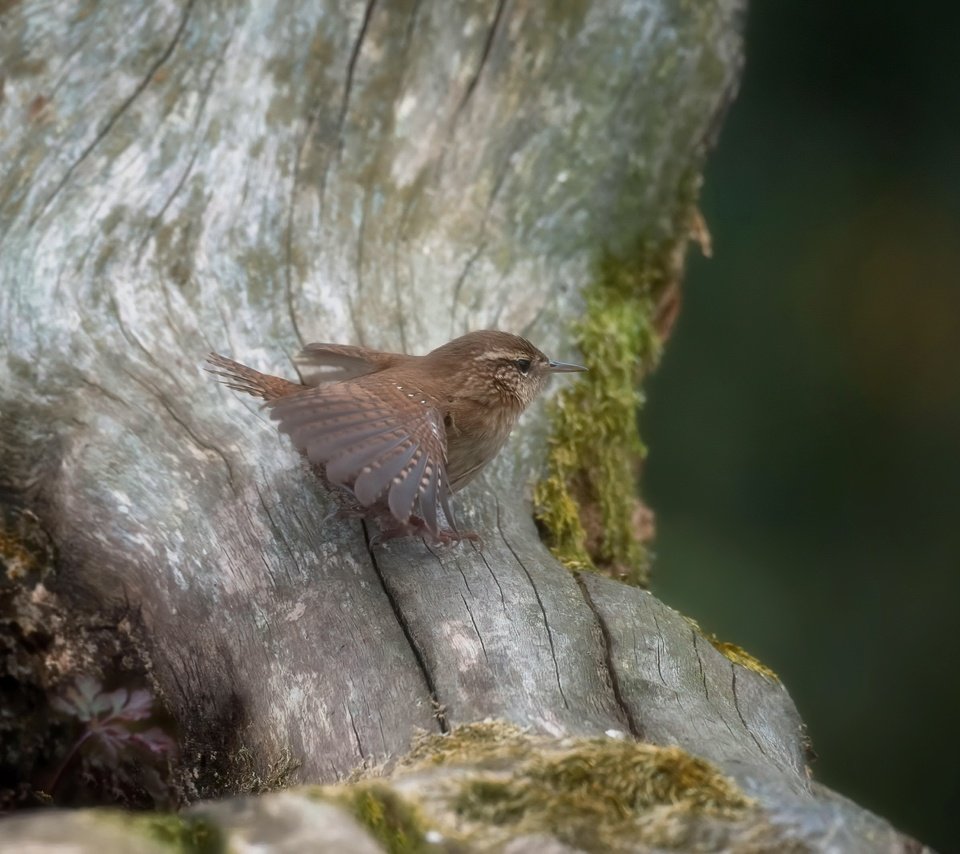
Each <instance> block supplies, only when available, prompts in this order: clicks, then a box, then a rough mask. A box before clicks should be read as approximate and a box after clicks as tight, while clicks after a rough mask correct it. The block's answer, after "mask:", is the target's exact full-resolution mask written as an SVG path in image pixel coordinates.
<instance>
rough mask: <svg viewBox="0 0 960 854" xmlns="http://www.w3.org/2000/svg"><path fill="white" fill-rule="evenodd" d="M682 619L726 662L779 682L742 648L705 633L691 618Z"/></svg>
mask: <svg viewBox="0 0 960 854" xmlns="http://www.w3.org/2000/svg"><path fill="white" fill-rule="evenodd" d="M684 619H685V620H686V621H687V622H688V623H689V624H690V625H691V626H693V630H694V631H695V632H696V633H697V634H698V635H700V636H701V637H704V638H706V639H707V640H708V641H709V642H710V646H712V647H713V648H714V649H715V650H716V651H717V652H719V653H720V654H721V655H722V656H723V657H724V658H726V659H727V660H728V661H732V662H733V663H734V664H739V665H740V666H741V667H745V668H746V669H747V670H752V671H753V672H754V673H759V674H760V675H761V676H763V677H764V678H765V679H769V680H770V681H771V682H777V683H779V682H780V677H779V676H777V674H776V673H774V672H773V670H771V669H770V668H769V667H767V665H766V664H764V663H763V662H762V661H760V660H759V659H758V658H755V657H754V656H752V655H751V654H750V653H749V652H747V651H746V650H745V649H743V647H739V646H737V645H736V644H735V643H728V642H727V641H722V640H720V638H718V637H717V636H716V635H715V634H713V632H705V631H704V630H703V629H702V628H701V626H700V624H699V623H698V622H697V621H696V620H694V619H693V618H692V617H684Z"/></svg>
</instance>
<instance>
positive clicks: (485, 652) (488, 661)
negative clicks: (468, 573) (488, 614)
mask: <svg viewBox="0 0 960 854" xmlns="http://www.w3.org/2000/svg"><path fill="white" fill-rule="evenodd" d="M460 598H461V600H463V607H464V608H466V609H467V613H468V614H469V615H470V622H471V623H473V630H474V631H475V632H476V633H477V640H479V641H480V649H482V650H483V660H484V661H485V662H487V665H489V664H490V659H489V658H488V657H487V647H486V644H484V642H483V635H482V634H480V628H479V626H477V621H476V620H475V619H474V617H473V611H471V610H470V605H469V604H468V603H467V600H466V597H464V595H463V594H462V593H461V594H460Z"/></svg>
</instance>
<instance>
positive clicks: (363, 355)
mask: <svg viewBox="0 0 960 854" xmlns="http://www.w3.org/2000/svg"><path fill="white" fill-rule="evenodd" d="M406 358H409V357H407V356H403V355H401V354H400V353H385V352H382V351H380V350H368V349H367V348H366V347H353V346H350V345H349V344H307V346H306V347H304V348H303V350H301V351H300V352H299V353H298V354H297V355H296V357H295V358H294V363H295V364H296V367H297V371H298V372H299V374H300V378H301V379H302V380H303V382H304V384H305V385H309V386H318V385H321V384H323V383H328V382H338V381H340V380H352V379H356V378H357V377H362V376H365V375H366V374H372V373H375V372H376V371H382V370H383V369H384V368H389V367H392V366H394V365H397V364H399V363H400V362H401V361H403V360H404V359H406Z"/></svg>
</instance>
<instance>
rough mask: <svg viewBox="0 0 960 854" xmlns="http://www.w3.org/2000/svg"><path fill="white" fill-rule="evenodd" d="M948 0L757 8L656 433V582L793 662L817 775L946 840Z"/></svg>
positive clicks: (951, 634) (954, 777)
mask: <svg viewBox="0 0 960 854" xmlns="http://www.w3.org/2000/svg"><path fill="white" fill-rule="evenodd" d="M933 6H935V7H936V9H931V8H930V7H928V6H924V7H923V10H921V7H914V6H912V5H911V4H875V3H871V4H867V3H856V2H854V3H845V4H838V3H811V2H809V0H780V2H776V3H769V2H759V0H758V2H754V3H753V4H752V8H751V11H750V14H749V16H748V20H747V33H746V44H747V66H746V72H745V76H744V79H743V85H742V89H741V92H740V96H739V98H738V99H737V101H736V102H735V104H734V106H733V108H732V109H731V112H730V114H729V115H728V117H727V121H726V124H725V126H724V128H723V132H722V134H721V136H720V141H719V145H718V148H717V149H716V150H715V151H714V152H713V155H712V156H711V158H710V160H709V163H708V168H707V173H706V184H705V188H704V192H703V196H702V210H703V213H704V215H705V218H706V221H707V223H708V224H709V226H710V229H711V232H712V234H713V245H714V258H713V260H709V261H707V260H703V259H701V258H699V257H693V256H695V255H696V252H695V251H693V252H692V253H691V264H690V268H689V271H688V276H687V279H686V282H685V291H684V308H683V311H682V313H681V316H680V321H679V324H678V326H677V328H676V331H675V333H674V337H673V339H672V340H671V341H670V344H669V346H668V347H667V350H666V354H665V357H664V360H663V363H662V365H661V367H660V369H659V371H658V372H657V374H656V375H655V376H654V377H653V379H652V381H651V382H649V383H648V405H647V407H646V410H645V412H644V414H643V436H644V439H645V440H646V442H647V444H648V445H649V447H650V449H651V452H650V456H649V458H648V461H647V465H646V468H645V471H644V492H645V497H646V499H647V500H648V502H649V503H650V504H651V505H652V506H653V507H654V508H655V509H656V511H657V515H658V539H657V543H656V551H657V562H656V570H655V571H656V575H655V581H654V591H655V592H656V593H657V594H658V595H659V596H661V598H663V599H664V600H665V601H666V602H668V603H669V604H671V605H673V606H674V607H676V608H678V609H679V610H681V611H683V612H685V613H687V614H689V615H690V616H692V617H694V618H696V619H697V620H699V621H700V623H701V625H702V626H703V627H704V628H705V629H707V630H710V631H713V632H715V633H716V634H717V635H719V636H720V637H721V638H722V639H723V640H728V641H733V642H735V643H738V644H740V645H741V646H743V647H744V648H746V649H747V650H748V651H749V652H751V653H753V654H754V655H756V656H757V657H758V658H760V659H761V660H762V661H763V662H765V663H766V664H768V665H770V666H771V667H773V668H774V669H775V670H776V671H777V672H778V673H779V674H780V675H781V677H782V678H783V681H784V683H785V684H786V686H787V687H788V689H789V691H790V693H791V695H792V696H793V698H794V700H795V701H796V704H797V706H798V707H799V709H800V712H801V714H802V715H803V717H804V719H805V720H806V722H807V725H808V727H809V734H810V736H811V738H812V740H813V746H814V748H815V750H816V751H817V753H818V754H819V757H820V758H819V760H818V761H817V762H816V763H815V765H814V770H815V773H816V776H817V778H818V779H819V780H821V781H822V782H824V783H826V784H828V785H830V786H832V787H835V788H836V789H838V790H839V791H841V792H842V793H844V794H846V795H848V796H849V797H851V798H854V799H855V800H857V801H858V802H860V803H861V804H863V805H864V806H866V807H868V808H870V809H873V810H875V811H876V812H878V813H880V814H881V815H883V816H885V817H886V818H888V819H890V820H891V821H892V822H893V823H894V824H896V825H897V826H898V827H899V828H900V829H902V830H904V831H906V832H908V833H911V834H913V835H915V836H917V837H918V838H919V839H920V840H922V841H924V842H926V843H928V844H930V845H933V846H935V847H936V848H938V849H940V850H942V851H947V850H958V848H960V831H958V830H957V827H956V819H955V818H954V816H953V812H954V810H956V809H957V808H958V807H960V747H958V739H960V737H958V735H957V732H956V724H957V721H958V719H960V670H958V660H957V659H958V653H960V642H958V632H960V614H958V610H960V74H958V70H960V62H958V54H960V48H958V46H957V34H958V33H960V6H958V5H956V4H948V3H939V4H933ZM932 12H935V14H932Z"/></svg>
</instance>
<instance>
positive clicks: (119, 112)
mask: <svg viewBox="0 0 960 854" xmlns="http://www.w3.org/2000/svg"><path fill="white" fill-rule="evenodd" d="M195 4H196V0H187V3H186V6H184V9H183V15H182V16H181V18H180V24H179V25H178V26H177V30H176V32H175V33H174V34H173V38H172V39H171V41H170V44H168V45H167V47H166V48H165V49H164V51H163V53H162V54H160V56H159V58H158V59H157V61H156V62H154V63H153V64H152V65H151V66H150V68H149V69H148V70H147V73H146V75H145V76H144V77H143V79H142V80H141V81H140V82H139V83H138V84H137V86H136V88H135V89H134V90H133V92H132V93H131V94H130V95H129V96H128V97H127V98H126V100H124V101H123V103H121V104H120V106H119V107H118V108H117V109H116V110H114V112H113V114H112V115H111V116H110V117H109V118H108V119H107V121H106V123H105V124H104V125H103V127H102V128H101V129H100V130H99V131H98V132H97V134H96V136H94V138H93V139H92V140H91V141H90V143H89V144H88V145H87V147H86V148H85V149H84V150H83V151H81V152H80V156H79V157H78V158H77V159H76V160H74V162H73V163H71V164H70V166H69V167H67V171H66V172H65V173H64V175H63V177H62V178H61V179H60V180H59V181H58V182H57V185H56V186H55V187H54V188H53V192H52V193H51V194H50V195H49V196H47V198H46V200H45V201H44V202H43V203H42V204H41V205H40V210H39V211H37V213H35V214H34V215H33V217H31V219H30V228H33V226H35V225H36V224H37V221H38V220H39V219H40V217H42V216H43V215H44V214H45V213H46V211H47V208H49V207H50V205H51V203H52V202H53V200H54V199H55V198H56V197H57V195H58V194H59V193H60V191H61V190H62V189H63V188H64V187H65V186H66V185H67V184H68V183H69V181H70V178H71V177H73V173H74V172H75V171H76V170H77V168H78V167H79V166H80V165H81V164H82V163H83V162H84V161H85V160H86V159H87V158H88V157H89V156H90V154H91V153H92V152H93V150H94V149H95V148H96V147H97V146H98V145H99V144H100V143H101V142H102V141H103V140H104V139H105V138H106V137H107V135H108V134H109V133H110V131H111V130H113V127H114V125H116V123H117V122H118V121H119V120H120V118H121V116H123V114H124V113H125V112H126V111H127V110H129V109H130V107H131V106H132V105H133V102H134V101H136V100H137V98H139V97H140V95H141V94H142V93H143V91H144V90H145V89H146V88H147V86H149V85H150V81H151V80H152V79H153V76H154V75H155V74H156V73H157V72H158V71H159V70H160V68H161V67H162V66H163V65H164V63H165V62H166V61H167V60H168V59H169V58H170V57H171V55H172V54H173V51H174V49H175V48H176V46H177V44H178V43H179V41H180V39H181V37H182V36H183V33H184V31H185V30H186V28H187V21H188V20H189V19H190V13H191V12H192V11H193V7H194V5H195Z"/></svg>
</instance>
